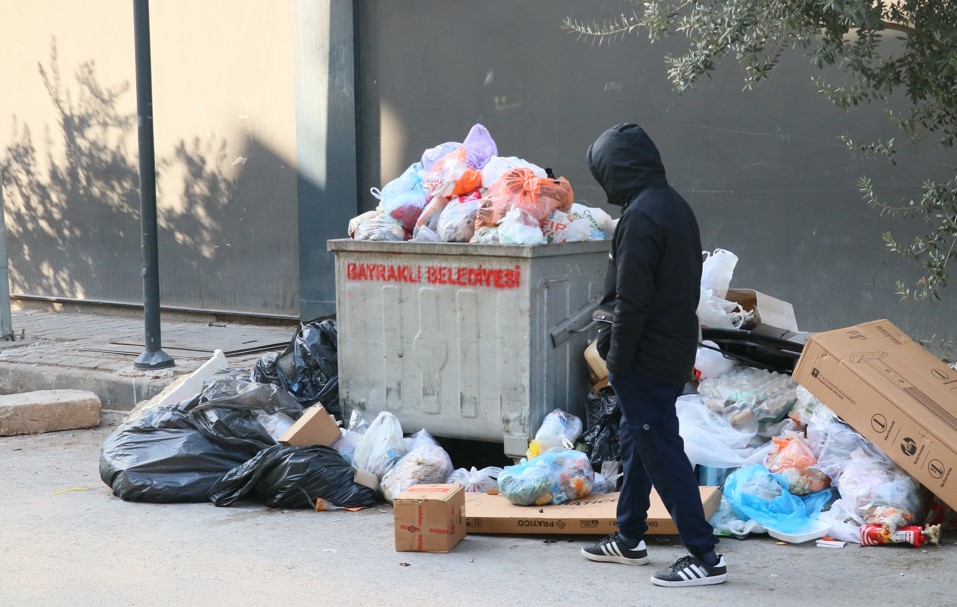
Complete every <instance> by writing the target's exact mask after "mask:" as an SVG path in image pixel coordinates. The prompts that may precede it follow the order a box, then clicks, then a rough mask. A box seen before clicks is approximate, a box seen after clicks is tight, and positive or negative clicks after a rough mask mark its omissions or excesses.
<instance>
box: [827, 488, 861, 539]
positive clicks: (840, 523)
mask: <svg viewBox="0 0 957 607" xmlns="http://www.w3.org/2000/svg"><path fill="white" fill-rule="evenodd" d="M817 520H819V521H824V522H826V523H828V525H830V526H829V527H828V529H827V535H828V536H829V537H831V538H834V539H836V540H841V541H844V542H854V543H855V544H860V543H861V519H860V517H859V516H858V515H857V514H856V513H854V512H853V511H852V510H849V509H848V508H847V502H845V501H844V500H843V499H841V498H838V499H837V500H835V501H834V503H832V504H831V507H830V508H828V509H827V510H824V511H822V512H821V514H819V515H818V517H817Z"/></svg>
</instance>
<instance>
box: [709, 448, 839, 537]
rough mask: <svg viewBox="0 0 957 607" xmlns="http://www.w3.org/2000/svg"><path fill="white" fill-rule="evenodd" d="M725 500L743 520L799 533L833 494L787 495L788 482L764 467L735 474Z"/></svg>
mask: <svg viewBox="0 0 957 607" xmlns="http://www.w3.org/2000/svg"><path fill="white" fill-rule="evenodd" d="M724 496H725V498H727V500H728V503H729V504H730V505H731V508H732V509H733V510H734V512H735V514H737V515H738V517H739V518H741V519H742V520H749V519H752V520H754V521H755V522H757V523H759V524H760V525H762V526H763V527H765V528H766V529H773V530H775V531H779V532H781V533H799V532H802V531H804V530H805V529H807V528H808V527H809V526H810V525H811V523H812V521H814V519H816V518H817V516H818V514H819V513H820V512H821V508H822V507H823V506H824V504H826V503H827V501H828V500H829V499H830V498H831V496H832V494H831V491H830V490H826V491H821V492H818V493H812V494H811V495H808V496H805V497H799V496H796V495H794V494H792V493H791V492H790V491H788V481H787V479H786V478H784V477H783V476H782V475H780V474H772V473H771V472H770V471H769V470H768V469H767V468H766V467H764V466H761V465H753V466H746V467H744V468H741V469H739V470H735V471H734V472H732V473H731V474H730V475H729V476H728V478H727V480H726V481H725V483H724Z"/></svg>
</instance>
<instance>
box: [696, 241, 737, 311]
mask: <svg viewBox="0 0 957 607" xmlns="http://www.w3.org/2000/svg"><path fill="white" fill-rule="evenodd" d="M703 255H704V256H705V259H704V261H703V262H702V264H701V288H702V289H703V290H705V291H711V294H712V295H714V296H715V297H717V298H720V299H724V298H726V297H727V296H728V287H729V286H731V277H732V276H733V275H734V266H736V265H737V263H738V256H737V255H735V254H734V253H732V252H731V251H726V250H724V249H715V250H714V252H710V251H704V252H703Z"/></svg>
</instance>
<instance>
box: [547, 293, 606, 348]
mask: <svg viewBox="0 0 957 607" xmlns="http://www.w3.org/2000/svg"><path fill="white" fill-rule="evenodd" d="M600 301H601V297H600V296H599V297H596V298H594V299H592V300H591V301H589V302H587V303H586V304H585V305H584V306H582V307H581V308H579V309H578V310H576V311H575V312H574V313H572V315H571V316H569V317H568V318H566V319H565V320H563V321H562V322H560V323H558V324H557V325H555V326H554V327H553V328H552V330H551V331H549V334H550V335H551V338H552V347H555V348H557V347H558V346H560V345H562V344H563V343H565V342H566V341H568V340H569V338H571V336H572V335H576V334H579V333H584V332H586V331H589V330H590V329H592V328H593V327H595V325H597V324H598V321H596V320H594V319H592V320H591V321H590V322H588V323H586V324H585V325H584V326H582V327H579V325H580V324H581V323H582V321H583V319H585V318H590V317H591V315H592V313H593V312H594V311H595V308H597V307H598V303H599V302H600Z"/></svg>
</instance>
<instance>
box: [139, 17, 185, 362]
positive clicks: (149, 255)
mask: <svg viewBox="0 0 957 607" xmlns="http://www.w3.org/2000/svg"><path fill="white" fill-rule="evenodd" d="M133 45H134V47H135V49H136V124H137V131H138V134H139V151H140V221H141V224H142V234H141V236H142V240H141V247H142V252H143V270H142V275H143V315H144V319H145V330H146V350H145V351H144V352H143V353H142V354H140V355H139V356H138V357H137V358H136V360H135V361H134V362H133V366H134V367H135V368H137V369H163V368H166V367H172V366H173V365H175V364H176V363H175V362H174V361H173V359H172V358H171V357H170V356H169V355H168V354H167V353H166V352H163V342H162V338H161V335H160V308H159V301H160V295H159V263H158V261H159V259H158V258H159V246H158V245H157V229H156V223H157V222H156V160H155V157H154V152H153V82H152V81H153V71H152V68H151V66H150V62H151V61H150V5H149V0H133Z"/></svg>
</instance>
